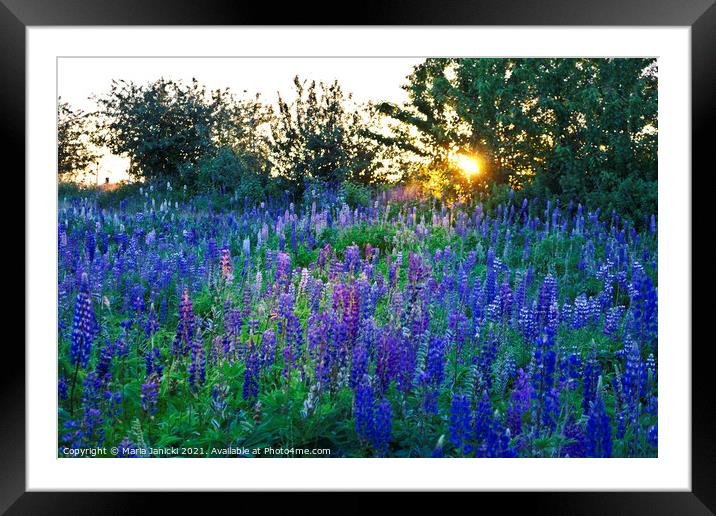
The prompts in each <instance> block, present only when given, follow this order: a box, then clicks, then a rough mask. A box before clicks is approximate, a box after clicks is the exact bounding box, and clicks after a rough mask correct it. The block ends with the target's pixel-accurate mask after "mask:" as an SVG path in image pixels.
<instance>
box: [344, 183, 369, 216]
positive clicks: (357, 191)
mask: <svg viewBox="0 0 716 516" xmlns="http://www.w3.org/2000/svg"><path fill="white" fill-rule="evenodd" d="M342 190H343V192H342V193H343V198H344V200H345V202H346V204H348V206H350V207H351V208H352V209H355V208H357V207H358V206H362V207H364V208H365V207H367V206H368V205H370V197H371V190H370V188H368V187H366V186H362V185H358V184H355V183H351V182H348V181H346V182H344V183H343V188H342Z"/></svg>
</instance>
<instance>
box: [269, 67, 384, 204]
mask: <svg viewBox="0 0 716 516" xmlns="http://www.w3.org/2000/svg"><path fill="white" fill-rule="evenodd" d="M294 85H295V89H296V97H295V100H294V101H293V102H291V103H290V104H289V103H288V102H286V101H285V100H284V99H283V98H281V96H279V99H278V107H279V110H278V113H277V115H276V116H275V117H274V118H273V119H272V121H271V133H272V142H271V149H270V150H271V161H272V165H273V167H274V170H275V171H276V172H277V173H278V174H279V175H281V176H283V177H285V178H287V179H288V180H289V182H290V184H291V186H292V191H293V192H294V194H295V195H297V196H300V195H301V194H302V193H303V190H304V187H305V182H306V181H309V180H319V181H321V182H324V183H332V184H334V185H336V184H340V183H341V182H342V181H343V180H344V179H350V180H352V181H355V182H359V183H362V184H370V183H372V182H374V181H375V172H376V169H377V167H378V163H377V162H376V160H375V148H376V144H375V142H373V141H372V140H371V139H369V138H367V137H365V136H364V122H363V121H362V120H361V113H360V111H359V110H358V109H355V108H351V106H350V104H351V97H350V95H347V96H346V95H345V94H344V93H343V90H342V89H341V87H340V85H339V84H338V82H333V83H331V84H324V83H320V84H318V85H317V84H316V82H315V81H312V82H310V83H308V84H306V82H304V81H301V80H300V79H299V78H298V77H296V78H295V79H294Z"/></svg>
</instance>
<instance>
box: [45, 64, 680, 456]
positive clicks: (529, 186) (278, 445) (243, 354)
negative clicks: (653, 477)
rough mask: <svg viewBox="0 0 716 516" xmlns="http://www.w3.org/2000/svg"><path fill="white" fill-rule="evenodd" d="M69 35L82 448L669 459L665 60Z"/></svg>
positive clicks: (76, 429)
mask: <svg viewBox="0 0 716 516" xmlns="http://www.w3.org/2000/svg"><path fill="white" fill-rule="evenodd" d="M56 62H57V91H56V93H57V95H56V97H57V98H56V106H57V110H56V114H57V116H56V136H57V139H56V144H57V149H56V150H57V194H56V200H57V212H56V231H57V263H56V266H57V291H56V292H57V343H56V346H57V347H56V349H52V348H53V347H54V345H55V344H54V343H53V342H50V343H49V344H48V349H47V354H48V356H50V357H53V355H52V353H53V352H56V354H57V355H56V356H57V360H56V366H57V371H56V372H57V392H56V395H57V455H56V456H57V458H59V459H63V460H64V459H71V458H87V459H91V458H135V459H136V458H139V459H141V458H176V459H180V458H236V459H238V458H323V459H330V458H366V459H376V458H446V459H460V458H463V459H464V458H495V459H499V458H525V459H526V458H555V459H569V458H590V459H591V458H627V459H628V458H658V457H659V439H658V433H659V432H658V426H659V425H658V423H659V421H658V417H657V416H658V404H659V375H658V369H659V367H658V363H659V353H658V330H659V328H658V286H659V285H658V274H657V272H658V259H659V256H658V223H659V213H658V173H657V172H658V157H659V156H658V150H659V149H658V137H659V102H658V92H659V66H658V64H659V59H658V58H657V57H639V58H636V57H519V56H518V57H451V56H449V55H448V56H444V57H225V56H224V57H118V56H112V57H96V56H93V57H74V56H73V57H58V58H57V61H56ZM50 100H51V101H52V100H53V99H52V98H51V97H50ZM664 120H666V119H664ZM666 125H667V124H666V122H665V127H666ZM665 130H666V129H665ZM51 173H52V170H51V169H49V171H48V174H51ZM48 177H49V179H48V182H50V183H54V178H53V177H52V176H51V175H49V176H48ZM53 188H54V186H53ZM53 191H54V190H53ZM53 209H54V208H53ZM666 216H667V215H666V211H665V212H664V217H666ZM50 230H52V231H54V228H50ZM53 245H54V244H53ZM666 254H668V253H664V258H665V259H666ZM662 272H663V271H662ZM662 279H663V277H662ZM664 285H665V284H664ZM664 288H666V286H664ZM665 292H668V291H665ZM667 298H668V296H665V299H667ZM49 324H51V325H54V322H50V323H49ZM52 359H53V360H54V358H52ZM664 362H665V363H667V362H668V360H667V359H666V355H665V357H664ZM51 373H52V372H51V371H46V372H45V374H51ZM53 382H54V380H53ZM51 388H54V383H53V385H51ZM664 393H665V396H666V393H668V389H666V390H664ZM53 410H54V409H53ZM48 415H49V416H50V417H51V418H54V417H55V416H54V414H52V410H50V412H49V413H48ZM664 420H665V421H666V419H664ZM664 424H666V423H664ZM667 434H668V432H667V430H666V428H665V429H664V435H665V436H667ZM662 452H663V449H662ZM369 462H375V461H369ZM392 462H396V461H392ZM413 462H415V461H413ZM413 462H411V463H413ZM433 462H434V461H433ZM572 462H574V461H572ZM630 462H634V461H630ZM451 463H453V462H451ZM72 464H74V463H72ZM282 464H283V462H282ZM490 464H492V463H490Z"/></svg>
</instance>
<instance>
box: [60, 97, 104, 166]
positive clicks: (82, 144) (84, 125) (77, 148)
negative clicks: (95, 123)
mask: <svg viewBox="0 0 716 516" xmlns="http://www.w3.org/2000/svg"><path fill="white" fill-rule="evenodd" d="M92 133H93V127H92V122H91V120H90V117H89V115H88V114H86V113H84V112H82V111H81V110H78V109H73V108H72V106H70V105H69V103H67V102H63V101H62V99H60V102H59V105H58V111H57V173H58V174H59V176H60V177H62V178H65V179H66V178H76V177H77V176H78V175H81V174H84V173H86V172H87V171H88V169H89V167H90V166H91V165H93V164H95V163H96V162H97V161H98V160H99V154H98V152H97V151H96V149H95V148H94V146H93V145H92V143H91V135H92Z"/></svg>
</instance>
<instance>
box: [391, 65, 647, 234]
mask: <svg viewBox="0 0 716 516" xmlns="http://www.w3.org/2000/svg"><path fill="white" fill-rule="evenodd" d="M409 80H410V82H409V84H408V85H407V86H406V90H407V91H408V94H409V95H410V102H409V104H408V105H406V106H397V105H393V104H389V103H384V104H382V105H380V106H379V111H380V112H381V113H383V114H384V115H386V116H388V117H390V118H391V119H393V120H397V121H399V122H400V123H401V124H402V125H403V126H405V125H408V126H410V127H412V128H413V131H406V130H397V131H394V135H393V140H392V143H393V145H395V146H399V147H400V148H402V149H404V150H407V151H411V152H413V153H415V154H419V155H421V156H422V157H423V158H425V159H427V162H428V163H429V166H428V168H427V169H425V168H422V169H420V168H419V169H416V170H414V171H413V174H414V175H415V177H420V174H419V172H420V171H421V170H422V171H425V170H431V171H433V172H432V174H431V175H432V181H436V182H437V183H438V185H440V188H441V189H443V190H445V191H446V192H448V193H452V194H453V195H454V194H456V193H458V192H457V191H460V190H463V191H464V190H466V189H467V190H470V189H472V190H478V191H486V190H488V189H489V187H490V185H491V184H494V183H498V184H499V183H508V184H510V185H511V186H513V187H514V188H518V189H519V188H528V189H529V193H530V195H539V196H543V197H544V196H546V197H552V196H559V197H563V198H566V199H574V200H578V201H581V202H583V203H585V204H587V205H589V206H590V207H592V208H596V207H601V208H602V209H604V210H611V209H613V208H616V207H617V206H618V207H620V213H621V214H622V215H624V216H627V217H630V218H632V219H633V220H634V221H641V220H642V219H643V218H644V216H648V215H650V214H651V213H654V212H656V179H657V178H656V171H657V156H656V152H657V147H656V146H657V134H658V122H657V76H656V62H655V60H654V59H582V58H580V59H564V58H559V59H555V58H553V59H543V58H539V59H506V58H499V59H467V58H466V59H427V60H426V61H425V62H424V63H422V64H421V65H418V66H416V67H415V68H414V70H413V73H412V75H411V76H410V77H409ZM456 152H461V153H466V154H469V155H476V156H478V157H479V159H480V173H479V174H478V175H477V177H476V178H475V180H474V181H471V182H470V183H469V184H464V183H465V180H464V179H463V178H462V174H461V173H460V171H459V170H455V169H454V167H453V166H452V165H451V164H450V156H451V154H454V153H456ZM422 179H423V180H425V178H424V177H423V178H422ZM456 189H457V191H456ZM616 209H619V208H616Z"/></svg>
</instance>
